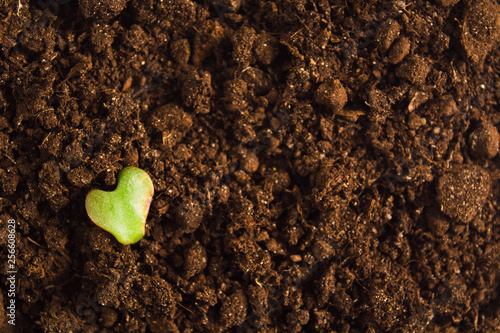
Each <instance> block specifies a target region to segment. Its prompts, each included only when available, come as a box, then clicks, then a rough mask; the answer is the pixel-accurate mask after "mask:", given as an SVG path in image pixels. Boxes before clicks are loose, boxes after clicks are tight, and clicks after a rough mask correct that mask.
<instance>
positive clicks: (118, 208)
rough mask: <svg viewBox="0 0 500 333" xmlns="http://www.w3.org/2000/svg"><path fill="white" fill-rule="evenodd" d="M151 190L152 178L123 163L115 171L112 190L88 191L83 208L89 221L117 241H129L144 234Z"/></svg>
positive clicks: (128, 242) (136, 239) (129, 242)
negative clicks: (121, 166)
mask: <svg viewBox="0 0 500 333" xmlns="http://www.w3.org/2000/svg"><path fill="white" fill-rule="evenodd" d="M153 193H154V188H153V182H152V181H151V178H150V177H149V175H148V174H147V173H146V172H145V171H144V170H141V169H139V168H135V167H126V168H124V169H122V170H121V171H120V173H119V174H118V186H117V187H116V190H114V191H112V192H107V191H101V190H92V191H90V192H89V194H87V198H86V199H85V208H86V209H87V214H88V215H89V217H90V219H91V220H92V222H94V223H95V224H97V225H98V226H99V227H101V228H102V229H104V230H106V231H108V232H110V233H111V234H112V235H113V236H115V238H116V239H117V240H118V241H119V242H120V243H122V244H124V245H128V244H133V243H136V242H138V241H140V240H141V239H142V237H144V232H145V225H146V217H147V216H148V211H149V206H150V204H151V200H152V198H153Z"/></svg>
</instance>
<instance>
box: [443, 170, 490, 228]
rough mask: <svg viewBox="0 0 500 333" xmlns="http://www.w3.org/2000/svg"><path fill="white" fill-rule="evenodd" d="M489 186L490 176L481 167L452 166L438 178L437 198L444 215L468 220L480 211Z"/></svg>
mask: <svg viewBox="0 0 500 333" xmlns="http://www.w3.org/2000/svg"><path fill="white" fill-rule="evenodd" d="M490 188H491V180H490V176H489V174H488V173H487V172H486V171H485V170H483V169H482V168H480V167H478V166H475V165H471V166H467V167H454V168H451V169H450V170H448V171H447V172H446V173H445V174H444V175H443V176H441V178H439V181H438V185H437V200H438V202H439V204H440V205H441V209H442V211H443V212H444V213H445V214H446V215H448V216H450V217H451V218H453V219H458V220H460V221H462V222H470V221H471V220H472V219H473V218H474V217H475V216H476V215H477V214H478V213H479V212H480V211H481V209H482V207H483V205H484V203H485V202H486V198H487V197H488V195H489V194H490Z"/></svg>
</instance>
